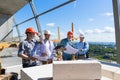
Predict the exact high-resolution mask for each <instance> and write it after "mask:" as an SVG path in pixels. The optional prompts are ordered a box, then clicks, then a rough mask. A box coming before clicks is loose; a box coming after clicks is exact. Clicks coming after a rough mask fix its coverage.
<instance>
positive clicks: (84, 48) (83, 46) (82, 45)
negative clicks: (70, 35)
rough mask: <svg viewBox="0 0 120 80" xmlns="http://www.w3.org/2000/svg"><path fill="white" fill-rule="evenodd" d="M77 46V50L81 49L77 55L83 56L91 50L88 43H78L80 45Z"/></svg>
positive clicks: (76, 44)
mask: <svg viewBox="0 0 120 80" xmlns="http://www.w3.org/2000/svg"><path fill="white" fill-rule="evenodd" d="M75 46H76V49H79V52H77V54H81V55H82V54H86V53H87V52H88V50H89V44H88V42H78V43H75ZM81 49H82V50H81Z"/></svg>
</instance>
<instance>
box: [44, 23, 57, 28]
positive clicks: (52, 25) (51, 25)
mask: <svg viewBox="0 0 120 80" xmlns="http://www.w3.org/2000/svg"><path fill="white" fill-rule="evenodd" d="M46 25H47V26H49V27H54V26H55V23H47V24H46Z"/></svg>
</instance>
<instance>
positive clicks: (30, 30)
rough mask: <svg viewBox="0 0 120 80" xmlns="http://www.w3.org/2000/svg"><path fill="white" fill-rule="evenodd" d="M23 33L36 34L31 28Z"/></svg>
mask: <svg viewBox="0 0 120 80" xmlns="http://www.w3.org/2000/svg"><path fill="white" fill-rule="evenodd" d="M25 33H34V34H35V33H36V32H35V30H34V29H33V28H31V27H29V28H27V29H26V31H25Z"/></svg>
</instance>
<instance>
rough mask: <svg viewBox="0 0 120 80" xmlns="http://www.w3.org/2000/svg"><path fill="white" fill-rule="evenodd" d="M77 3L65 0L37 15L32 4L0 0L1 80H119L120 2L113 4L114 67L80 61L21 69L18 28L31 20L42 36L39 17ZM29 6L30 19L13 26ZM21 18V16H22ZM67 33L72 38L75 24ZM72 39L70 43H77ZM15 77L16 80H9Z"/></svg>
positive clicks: (111, 64)
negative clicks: (17, 16) (18, 16)
mask: <svg viewBox="0 0 120 80" xmlns="http://www.w3.org/2000/svg"><path fill="white" fill-rule="evenodd" d="M74 1H77V0H66V2H64V3H61V4H60V5H57V6H55V7H53V8H51V9H49V10H47V11H44V12H42V13H40V14H37V12H36V9H35V5H34V4H33V3H34V0H0V32H1V35H0V80H119V79H120V37H119V35H120V22H119V20H120V17H119V16H120V12H119V10H120V7H119V6H120V4H119V3H120V1H119V0H112V3H113V4H112V5H113V13H114V25H115V38H116V52H117V61H116V63H109V62H104V61H99V60H97V59H92V58H88V59H82V60H75V59H73V60H71V61H63V60H61V61H53V63H51V64H46V65H39V66H35V67H29V68H23V67H22V60H21V58H19V57H18V55H17V53H18V45H19V43H20V42H21V41H23V39H22V38H23V36H21V34H20V29H19V26H20V25H22V24H24V23H27V22H28V21H30V20H33V19H34V20H35V21H34V22H35V25H36V29H37V31H38V32H39V33H41V34H43V32H42V29H41V25H40V21H39V19H38V18H39V17H40V16H42V15H44V14H47V13H49V12H52V11H54V10H56V9H58V8H61V7H63V8H64V6H66V5H69V4H71V3H73V2H74ZM26 5H29V7H31V8H30V9H31V11H32V13H33V17H31V18H29V19H25V20H24V21H22V22H20V23H16V20H15V19H14V15H15V14H16V13H17V12H18V11H20V10H21V9H22V8H23V7H25V6H26ZM21 17H22V16H21ZM14 29H16V31H17V37H13V34H14V33H13V30H14ZM70 30H71V31H72V32H73V34H74V23H73V22H72V23H71V24H70ZM60 31H61V28H60V27H58V28H57V32H58V33H57V39H53V40H52V41H53V42H60V40H61V35H60ZM77 39H78V38H77V37H74V36H73V37H72V40H73V41H74V40H77ZM13 75H16V76H17V78H18V79H14V78H12V77H13Z"/></svg>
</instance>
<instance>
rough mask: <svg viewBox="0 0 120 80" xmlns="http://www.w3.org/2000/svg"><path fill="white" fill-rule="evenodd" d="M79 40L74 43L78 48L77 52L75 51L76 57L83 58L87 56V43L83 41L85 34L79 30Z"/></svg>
mask: <svg viewBox="0 0 120 80" xmlns="http://www.w3.org/2000/svg"><path fill="white" fill-rule="evenodd" d="M79 40H80V41H79V42H77V43H76V44H75V46H76V49H79V52H77V53H76V57H77V59H85V58H88V50H89V44H88V42H87V41H85V34H84V33H83V32H79Z"/></svg>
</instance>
